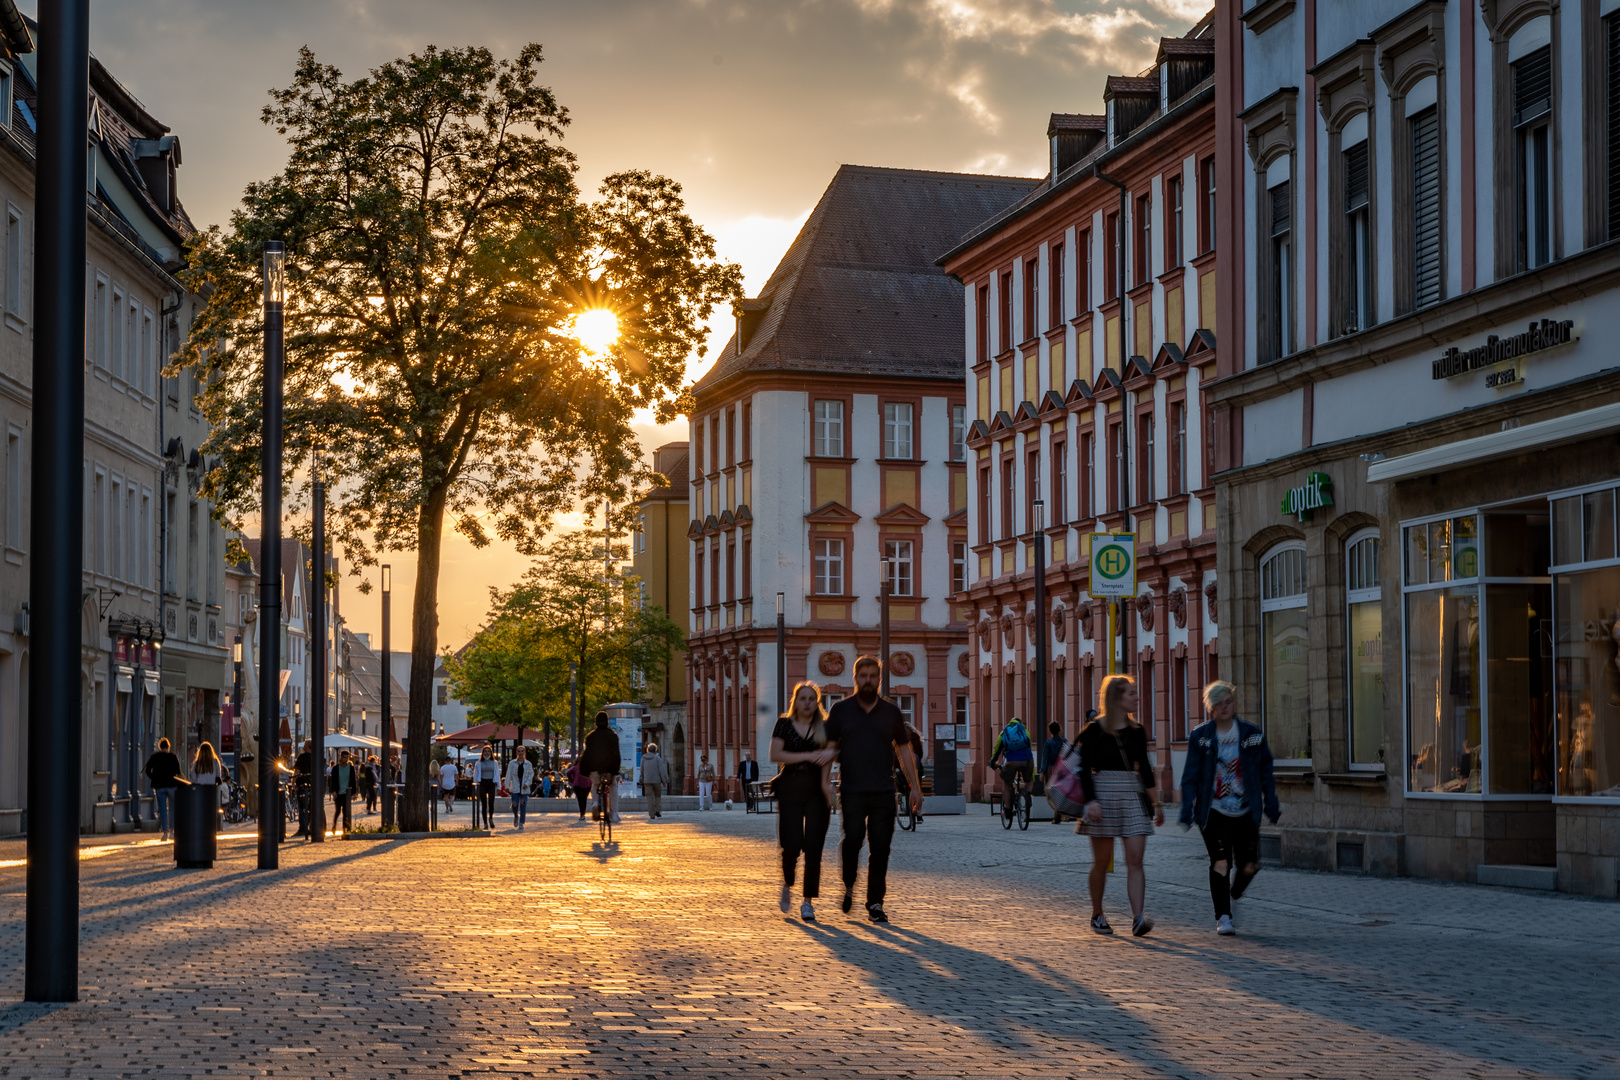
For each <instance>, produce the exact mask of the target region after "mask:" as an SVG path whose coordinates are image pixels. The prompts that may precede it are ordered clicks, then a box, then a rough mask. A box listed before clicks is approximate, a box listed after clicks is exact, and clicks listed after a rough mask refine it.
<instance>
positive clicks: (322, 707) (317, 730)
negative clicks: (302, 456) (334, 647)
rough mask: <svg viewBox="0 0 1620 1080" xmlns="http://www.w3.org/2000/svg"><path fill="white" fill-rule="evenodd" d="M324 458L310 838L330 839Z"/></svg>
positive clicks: (319, 493)
mask: <svg viewBox="0 0 1620 1080" xmlns="http://www.w3.org/2000/svg"><path fill="white" fill-rule="evenodd" d="M320 468H321V463H320V458H319V457H317V458H316V459H315V500H314V506H313V507H312V508H311V510H312V513H313V515H314V521H313V522H312V525H313V529H312V531H313V533H314V536H313V537H312V538H311V539H313V540H314V548H315V550H314V551H313V552H311V553H310V560H309V595H310V604H311V607H310V631H311V633H310V636H311V638H312V640H313V643H314V645H315V649H314V656H313V659H314V661H315V667H314V670H313V671H312V672H311V676H312V678H311V680H310V684H311V685H310V698H311V700H310V705H311V706H313V707H312V708H311V709H310V716H309V729H310V737H311V740H312V741H313V742H314V743H315V750H314V753H313V754H311V755H310V778H309V779H310V791H309V799H310V802H311V804H312V805H311V806H310V813H309V828H310V835H309V839H310V842H311V843H314V844H319V843H323V842H325V840H326V485H325V484H323V483H321V479H320Z"/></svg>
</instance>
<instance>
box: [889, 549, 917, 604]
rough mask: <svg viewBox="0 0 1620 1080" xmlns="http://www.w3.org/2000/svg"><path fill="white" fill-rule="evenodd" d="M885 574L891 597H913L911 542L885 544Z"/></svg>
mask: <svg viewBox="0 0 1620 1080" xmlns="http://www.w3.org/2000/svg"><path fill="white" fill-rule="evenodd" d="M883 566H884V573H885V574H886V575H887V576H888V579H889V595H890V596H913V595H915V594H914V593H913V592H912V591H911V582H912V576H911V541H910V540H885V541H884V542H883Z"/></svg>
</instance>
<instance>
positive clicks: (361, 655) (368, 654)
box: [340, 630, 410, 743]
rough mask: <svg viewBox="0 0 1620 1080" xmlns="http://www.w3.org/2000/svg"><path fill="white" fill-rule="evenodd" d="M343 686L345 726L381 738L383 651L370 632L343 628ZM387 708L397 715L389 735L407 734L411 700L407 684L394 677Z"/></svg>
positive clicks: (394, 737)
mask: <svg viewBox="0 0 1620 1080" xmlns="http://www.w3.org/2000/svg"><path fill="white" fill-rule="evenodd" d="M340 685H341V686H342V701H343V705H342V709H343V724H344V727H343V730H344V731H347V732H348V733H349V734H351V735H367V736H370V737H371V738H374V739H380V738H382V735H383V713H382V655H381V653H380V651H379V650H377V649H375V648H374V647H373V645H372V639H371V635H370V634H361V633H356V632H355V631H352V630H344V631H343V671H342V675H341V678H340ZM388 693H389V700H388V711H389V713H390V714H391V715H392V716H393V718H394V726H393V727H392V728H391V729H390V730H389V738H390V739H391V740H392V741H394V742H396V743H397V742H398V741H399V740H400V738H401V737H402V736H403V735H404V734H405V720H406V718H407V717H408V716H409V715H410V702H409V700H408V699H407V697H406V694H405V688H404V687H403V686H401V685H400V682H399V680H398V679H394V680H393V682H392V683H390V685H389V688H388Z"/></svg>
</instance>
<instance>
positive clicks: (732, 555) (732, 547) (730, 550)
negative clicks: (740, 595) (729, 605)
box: [725, 536, 737, 601]
mask: <svg viewBox="0 0 1620 1080" xmlns="http://www.w3.org/2000/svg"><path fill="white" fill-rule="evenodd" d="M725 599H726V600H727V601H731V600H735V599H737V538H736V537H735V536H728V537H726V591H725Z"/></svg>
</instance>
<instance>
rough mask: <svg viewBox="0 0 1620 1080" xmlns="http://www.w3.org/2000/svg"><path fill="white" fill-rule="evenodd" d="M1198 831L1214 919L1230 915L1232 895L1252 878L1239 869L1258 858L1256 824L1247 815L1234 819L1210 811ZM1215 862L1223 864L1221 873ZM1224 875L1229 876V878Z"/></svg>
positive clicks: (1258, 844) (1244, 887)
mask: <svg viewBox="0 0 1620 1080" xmlns="http://www.w3.org/2000/svg"><path fill="white" fill-rule="evenodd" d="M1201 831H1202V832H1203V834H1204V847H1205V848H1206V849H1207V850H1208V851H1209V898H1210V900H1211V901H1212V902H1213V903H1214V905H1215V917H1216V918H1217V919H1218V918H1220V917H1221V916H1222V915H1230V914H1232V897H1233V896H1234V895H1237V896H1242V895H1243V890H1244V889H1246V888H1248V887H1249V881H1250V880H1251V879H1252V878H1253V877H1254V875H1253V874H1250V873H1246V872H1245V871H1244V869H1243V868H1244V867H1246V866H1257V865H1258V863H1259V861H1260V823H1259V822H1258V821H1256V820H1254V818H1253V817H1252V816H1251V815H1249V814H1244V815H1243V816H1242V817H1240V818H1235V817H1227V816H1226V815H1225V814H1223V813H1221V812H1220V811H1218V810H1211V811H1210V812H1209V820H1208V821H1206V822H1204V827H1203V829H1202V830H1201ZM1218 862H1224V863H1225V864H1226V873H1225V874H1217V873H1216V872H1215V864H1216V863H1218ZM1228 874H1230V875H1232V878H1231V879H1229V878H1228V877H1227V875H1228ZM1234 879H1235V880H1234Z"/></svg>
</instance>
